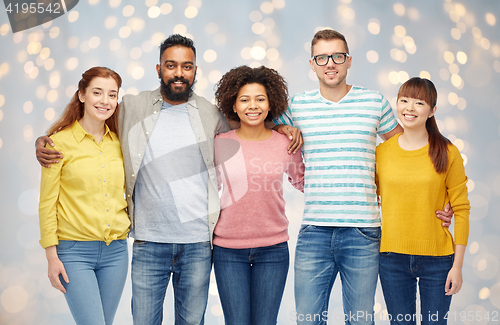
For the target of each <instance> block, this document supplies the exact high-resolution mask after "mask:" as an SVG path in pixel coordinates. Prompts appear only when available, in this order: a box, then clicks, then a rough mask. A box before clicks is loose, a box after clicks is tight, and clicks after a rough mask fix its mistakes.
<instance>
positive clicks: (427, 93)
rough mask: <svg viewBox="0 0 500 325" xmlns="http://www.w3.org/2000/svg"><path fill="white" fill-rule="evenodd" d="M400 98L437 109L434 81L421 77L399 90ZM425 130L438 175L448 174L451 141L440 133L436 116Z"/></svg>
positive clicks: (412, 79) (427, 122) (413, 79)
mask: <svg viewBox="0 0 500 325" xmlns="http://www.w3.org/2000/svg"><path fill="white" fill-rule="evenodd" d="M400 97H408V98H415V99H420V100H423V101H425V102H426V103H427V104H429V106H430V107H431V109H433V108H434V107H436V103H437V91H436V87H435V86H434V84H433V83H432V81H430V80H428V79H423V78H419V77H414V78H411V79H410V80H408V81H406V82H405V83H404V84H403V85H401V88H399V92H398V99H399V98H400ZM425 128H426V129H427V133H428V134H429V157H430V158H431V160H432V163H433V165H434V169H435V170H436V172H437V173H444V172H446V168H447V167H448V145H449V144H451V141H450V140H448V139H447V138H446V137H445V136H443V135H442V134H441V132H439V128H438V126H437V123H436V118H435V117H434V116H432V117H430V118H428V119H427V121H426V122H425Z"/></svg>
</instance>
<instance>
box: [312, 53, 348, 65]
mask: <svg viewBox="0 0 500 325" xmlns="http://www.w3.org/2000/svg"><path fill="white" fill-rule="evenodd" d="M347 57H349V54H347V53H335V54H332V55H326V54H320V55H315V56H313V59H314V62H316V64H317V65H319V66H322V65H327V64H328V60H329V59H330V58H332V61H333V63H335V64H343V63H344V62H345V60H347Z"/></svg>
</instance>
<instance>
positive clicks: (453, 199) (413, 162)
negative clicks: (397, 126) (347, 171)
mask: <svg viewBox="0 0 500 325" xmlns="http://www.w3.org/2000/svg"><path fill="white" fill-rule="evenodd" d="M436 102H437V91H436V88H435V87H434V84H433V83H432V82H431V81H430V80H427V79H422V78H411V79H410V80H408V81H407V82H405V83H404V84H403V85H402V86H401V88H400V89H399V92H398V99H397V113H398V117H399V119H400V120H401V122H402V123H403V125H404V133H400V134H398V135H396V136H394V137H392V138H391V139H389V140H387V141H386V142H384V143H382V144H380V145H379V146H378V147H377V152H376V160H377V173H376V182H377V185H378V191H379V195H380V199H381V205H382V215H383V217H382V239H381V245H380V281H381V284H382V290H383V293H384V298H385V302H386V305H387V311H388V313H389V315H390V318H391V324H416V323H417V322H418V321H417V320H418V319H420V320H421V324H423V325H425V324H446V322H447V320H446V318H447V317H446V315H447V312H448V310H449V308H450V303H451V295H453V294H455V293H457V292H458V291H459V290H460V288H461V286H462V264H463V259H464V254H465V247H466V245H467V239H468V234H469V210H470V205H469V200H468V198H467V186H466V183H467V177H466V176H465V171H464V164H463V159H462V156H461V155H460V152H459V150H458V149H457V147H455V146H454V145H453V144H452V143H451V142H450V141H449V140H448V139H446V138H445V137H444V136H443V135H442V134H441V133H440V132H439V130H438V127H437V124H436V120H435V117H434V114H435V112H436ZM447 200H449V201H450V203H451V207H452V209H453V211H454V213H455V226H454V229H455V230H454V231H455V234H454V235H455V236H454V238H453V237H452V235H451V233H450V232H449V230H448V228H446V227H442V225H441V221H440V220H439V219H436V217H435V211H437V210H442V209H443V208H444V206H445V204H446V202H447ZM417 284H418V287H419V292H420V305H421V314H416V293H417Z"/></svg>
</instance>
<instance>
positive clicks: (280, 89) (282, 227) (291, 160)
mask: <svg viewBox="0 0 500 325" xmlns="http://www.w3.org/2000/svg"><path fill="white" fill-rule="evenodd" d="M215 99H216V103H217V105H218V107H219V109H220V110H221V111H222V112H223V113H224V114H225V116H226V118H227V119H228V120H230V121H235V122H239V123H240V127H239V129H237V130H233V131H230V132H227V133H224V134H220V135H218V136H217V137H216V140H215V161H216V164H217V170H218V176H219V179H220V184H221V186H222V196H221V207H222V211H221V214H220V217H219V220H218V222H217V225H216V226H215V231H214V240H213V243H214V252H213V258H214V270H215V276H216V279H217V287H218V290H219V296H220V299H221V304H222V309H223V312H224V318H225V322H226V324H236V323H237V324H260V325H266V324H276V322H277V318H278V310H279V307H280V304H281V298H282V296H283V291H284V288H285V282H286V277H287V273H288V265H289V252H288V243H287V241H288V238H289V237H288V219H287V217H286V215H285V201H284V199H283V184H282V182H283V174H284V173H286V174H287V175H288V179H289V181H290V183H291V184H292V185H293V186H294V187H295V188H297V189H299V190H301V191H303V187H304V165H303V163H302V156H301V153H300V152H298V153H296V154H288V151H287V147H288V145H289V144H290V140H289V139H288V138H287V137H286V136H285V135H283V134H280V133H278V132H276V131H273V130H270V129H267V128H266V127H265V122H266V121H271V120H272V119H273V118H274V117H276V116H279V115H281V114H282V113H283V112H284V111H285V110H286V108H287V103H288V90H287V84H286V82H285V80H284V79H283V78H282V77H281V76H280V75H279V74H278V73H277V72H276V71H275V70H273V69H270V68H266V67H263V66H261V67H258V68H250V67H247V66H240V67H237V68H234V69H232V70H230V71H229V72H228V73H226V74H225V75H224V76H223V77H222V79H221V80H220V81H219V83H218V84H217V90H216V93H215Z"/></svg>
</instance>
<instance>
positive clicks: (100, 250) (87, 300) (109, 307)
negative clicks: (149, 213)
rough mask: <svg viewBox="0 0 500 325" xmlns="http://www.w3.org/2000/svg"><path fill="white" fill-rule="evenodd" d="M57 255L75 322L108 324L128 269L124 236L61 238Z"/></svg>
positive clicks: (115, 307) (114, 312)
mask: <svg viewBox="0 0 500 325" xmlns="http://www.w3.org/2000/svg"><path fill="white" fill-rule="evenodd" d="M57 255H58V257H59V259H60V260H61V262H62V263H63V265H64V269H65V270H66V274H67V275H68V278H69V283H66V282H65V281H64V280H63V279H62V276H60V280H61V283H62V284H63V286H64V287H65V288H66V293H65V294H64V297H65V298H66V301H67V303H68V306H69V309H70V310H71V314H72V315H73V318H74V320H75V322H76V324H78V325H111V324H113V319H114V318H115V314H116V310H117V308H118V304H119V303H120V298H121V296H122V292H123V287H124V285H125V280H126V278H127V270H128V247H127V240H126V239H123V240H114V241H112V242H111V243H110V244H109V246H108V245H106V243H105V242H103V241H74V240H60V241H59V245H58V246H57Z"/></svg>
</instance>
